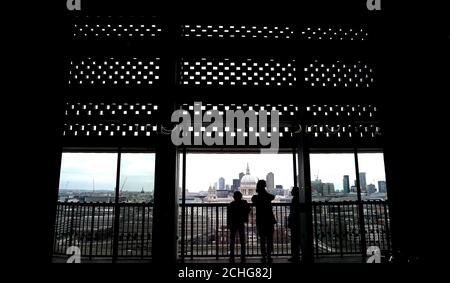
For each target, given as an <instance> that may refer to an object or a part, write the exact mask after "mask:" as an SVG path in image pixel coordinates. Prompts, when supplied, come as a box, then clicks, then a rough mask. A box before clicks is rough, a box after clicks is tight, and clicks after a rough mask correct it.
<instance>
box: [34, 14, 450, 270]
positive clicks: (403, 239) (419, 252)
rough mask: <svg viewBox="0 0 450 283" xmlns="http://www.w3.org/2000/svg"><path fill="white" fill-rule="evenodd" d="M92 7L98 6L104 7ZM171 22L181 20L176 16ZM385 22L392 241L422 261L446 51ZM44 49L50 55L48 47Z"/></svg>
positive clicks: (46, 247) (45, 200) (44, 183)
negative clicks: (439, 78) (439, 72)
mask: <svg viewBox="0 0 450 283" xmlns="http://www.w3.org/2000/svg"><path fill="white" fill-rule="evenodd" d="M105 7H107V6H105ZM97 8H98V9H102V8H101V6H99V7H97ZM106 10H107V9H103V10H102V11H103V12H105V11H106ZM350 11H351V10H350ZM302 13H303V14H304V15H306V14H307V13H306V12H302ZM172 17H174V18H178V17H176V16H175V15H172ZM209 17H213V16H209ZM223 17H224V18H226V16H223ZM244 18H246V17H244ZM321 18H322V19H324V18H325V19H327V17H326V15H325V16H324V14H321ZM331 18H332V17H331ZM331 18H328V20H330V19H331ZM246 19H247V20H248V19H249V18H246ZM385 19H386V21H384V23H383V29H384V30H385V31H386V33H385V34H384V35H385V36H386V38H385V41H384V44H383V45H382V46H380V50H382V51H381V54H382V55H380V58H383V59H382V60H383V64H384V71H385V73H384V75H383V77H384V79H385V84H384V86H383V88H385V93H384V95H385V97H384V112H385V117H386V119H385V136H386V137H385V140H386V147H385V152H386V156H387V157H386V159H387V161H386V170H387V171H388V172H389V173H388V178H389V180H388V182H390V183H389V187H390V188H391V197H392V201H393V203H394V211H395V212H394V213H395V217H396V222H397V223H396V224H395V229H396V230H397V235H396V236H397V237H396V244H397V245H398V246H399V247H400V251H401V252H402V255H404V256H405V258H411V257H421V258H425V257H426V256H427V253H428V250H429V249H430V245H432V242H431V241H429V239H430V231H433V227H431V226H432V222H431V221H430V219H431V218H432V217H431V211H430V209H429V208H430V207H429V206H427V204H426V203H424V201H426V200H427V199H432V197H431V196H430V195H429V194H428V192H430V191H432V190H433V189H434V188H435V187H434V185H433V180H434V179H435V178H436V173H435V172H433V170H432V169H431V166H430V164H433V163H434V159H433V155H434V154H435V153H433V152H436V147H435V146H433V145H434V144H433V142H434V141H435V139H433V136H432V134H431V133H432V131H431V133H430V130H427V129H430V123H429V122H428V121H429V119H428V118H429V117H430V116H431V115H434V114H435V113H433V110H432V109H433V106H434V104H433V99H434V97H435V91H436V88H437V85H436V84H434V83H433V82H435V80H436V78H435V77H434V76H433V74H432V72H427V70H433V69H434V67H433V66H434V65H433V59H431V60H430V59H429V58H430V57H431V58H434V59H438V60H439V58H441V57H439V56H440V55H438V54H443V53H441V52H442V51H443V49H442V50H436V49H434V48H433V47H432V46H430V45H429V41H428V40H429V38H428V36H427V35H426V32H427V31H426V30H421V31H420V33H417V32H416V31H417V29H416V27H417V24H416V25H414V28H413V29H411V25H410V23H412V22H399V21H396V20H395V17H393V16H392V15H388V16H387V17H386V18H385ZM316 20H317V19H316ZM54 24H56V23H54ZM51 30H52V31H53V32H52V34H51V36H50V37H51V38H49V40H52V42H55V39H57V38H58V36H59V34H58V32H59V31H60V30H57V29H56V30H55V29H54V28H53V29H51ZM56 41H57V42H58V40H56ZM59 47H60V45H58V44H57V45H54V46H53V47H52V49H50V50H54V51H55V52H54V53H53V55H54V56H56V54H58V56H66V54H64V50H63V49H61V48H59ZM447 49H448V40H447ZM46 52H48V53H51V52H49V50H47V51H46ZM436 52H438V53H436ZM424 55H426V56H424ZM55 61H56V62H55V64H54V65H52V66H53V69H52V70H51V71H50V72H48V74H49V75H48V76H46V77H45V80H44V81H42V82H41V83H43V84H44V85H43V88H44V89H48V90H52V91H51V93H50V91H49V94H48V95H47V96H44V97H42V96H41V97H40V98H38V100H40V103H39V105H42V107H41V109H42V110H41V111H42V113H45V114H44V115H43V116H45V119H44V121H43V122H42V125H43V126H42V127H40V128H39V129H31V131H33V132H35V134H36V136H38V137H41V138H40V141H39V143H38V144H39V149H38V151H39V155H38V157H37V158H36V159H35V160H33V161H31V163H32V164H33V165H34V167H35V168H37V169H36V172H35V173H38V174H36V175H37V176H36V178H37V179H38V180H39V187H40V189H41V193H40V196H39V199H41V201H42V204H44V205H43V206H40V207H41V209H40V211H41V212H42V216H41V217H40V221H39V222H36V223H35V225H36V231H39V232H38V233H39V234H40V235H42V236H43V237H42V238H43V241H42V242H43V243H45V244H43V245H41V246H39V253H40V254H42V255H43V256H44V257H45V258H46V259H47V260H48V261H50V259H51V245H52V242H51V239H52V233H53V232H52V226H53V220H54V201H55V200H56V193H55V192H56V189H57V186H58V174H59V164H60V159H59V158H60V151H61V146H60V137H59V132H60V131H59V130H60V127H61V119H62V114H63V113H62V111H61V108H60V106H61V105H62V96H60V95H59V94H60V93H61V89H63V88H62V87H61V84H59V83H58V82H62V81H63V79H64V78H63V75H62V74H61V72H60V71H59V70H62V69H64V67H63V66H62V62H61V61H60V60H55ZM36 71H37V72H38V71H39V70H36ZM58 92H59V93H58ZM35 99H36V98H35ZM424 106H425V107H424ZM431 127H432V126H431ZM31 184H33V185H34V186H35V185H36V184H35V182H33V183H32V182H30V185H31Z"/></svg>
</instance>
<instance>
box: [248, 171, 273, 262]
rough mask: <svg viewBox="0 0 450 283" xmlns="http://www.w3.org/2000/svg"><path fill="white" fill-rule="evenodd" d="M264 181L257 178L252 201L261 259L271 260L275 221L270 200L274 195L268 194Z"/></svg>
mask: <svg viewBox="0 0 450 283" xmlns="http://www.w3.org/2000/svg"><path fill="white" fill-rule="evenodd" d="M265 187H266V181H264V180H259V181H258V183H257V184H256V193H257V194H256V195H254V196H253V197H252V202H253V203H254V204H255V207H256V229H257V231H258V235H259V238H260V240H261V254H262V261H263V262H265V261H266V257H267V261H268V262H272V251H273V230H274V228H273V225H274V224H275V223H276V222H277V221H276V220H275V216H274V215H273V212H272V203H271V202H272V200H274V199H275V196H274V195H272V194H269V193H268V192H267V191H266V189H265Z"/></svg>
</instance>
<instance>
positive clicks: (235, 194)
mask: <svg viewBox="0 0 450 283" xmlns="http://www.w3.org/2000/svg"><path fill="white" fill-rule="evenodd" d="M233 198H234V200H241V199H242V193H241V192H240V191H235V192H234V194H233Z"/></svg>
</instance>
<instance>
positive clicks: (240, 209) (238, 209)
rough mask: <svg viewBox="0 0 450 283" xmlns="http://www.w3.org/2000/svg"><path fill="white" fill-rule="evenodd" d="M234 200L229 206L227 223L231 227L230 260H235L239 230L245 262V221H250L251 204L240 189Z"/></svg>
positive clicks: (242, 255) (242, 260)
mask: <svg viewBox="0 0 450 283" xmlns="http://www.w3.org/2000/svg"><path fill="white" fill-rule="evenodd" d="M233 198H234V201H232V202H231V203H230V205H229V206H228V212H227V213H228V215H227V224H228V228H229V229H230V262H234V245H235V242H236V232H239V240H240V242H241V262H245V223H246V222H248V214H249V213H250V209H251V208H250V205H249V204H248V203H247V201H246V200H243V199H242V193H241V192H239V191H236V192H234V194H233Z"/></svg>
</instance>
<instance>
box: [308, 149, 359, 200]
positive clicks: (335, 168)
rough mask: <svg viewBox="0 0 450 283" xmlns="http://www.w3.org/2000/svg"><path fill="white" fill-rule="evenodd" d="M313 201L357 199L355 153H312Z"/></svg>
mask: <svg viewBox="0 0 450 283" xmlns="http://www.w3.org/2000/svg"><path fill="white" fill-rule="evenodd" d="M310 166H311V193H312V200H313V201H355V200H357V198H358V194H357V188H356V183H355V180H356V173H355V156H354V154H353V153H313V154H311V155H310Z"/></svg>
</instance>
